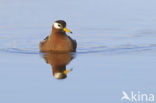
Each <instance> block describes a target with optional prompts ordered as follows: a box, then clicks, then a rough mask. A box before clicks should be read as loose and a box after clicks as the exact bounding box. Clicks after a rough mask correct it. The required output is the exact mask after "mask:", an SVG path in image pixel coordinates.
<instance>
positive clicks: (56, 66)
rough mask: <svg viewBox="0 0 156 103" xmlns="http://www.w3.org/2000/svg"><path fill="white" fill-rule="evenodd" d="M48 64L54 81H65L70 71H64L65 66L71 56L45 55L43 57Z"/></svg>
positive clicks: (64, 54)
mask: <svg viewBox="0 0 156 103" xmlns="http://www.w3.org/2000/svg"><path fill="white" fill-rule="evenodd" d="M43 57H44V59H45V60H46V62H47V63H48V64H51V66H52V71H53V76H54V77H55V78H56V79H65V78H66V77H67V73H68V72H70V71H71V70H72V69H68V70H66V65H67V64H69V63H70V61H71V60H72V59H73V55H72V54H69V53H46V54H44V55H43Z"/></svg>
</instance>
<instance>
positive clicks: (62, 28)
mask: <svg viewBox="0 0 156 103" xmlns="http://www.w3.org/2000/svg"><path fill="white" fill-rule="evenodd" d="M53 28H54V29H55V30H56V31H57V32H68V33H72V32H71V31H70V30H68V29H67V28H66V22H65V21H63V20H57V21H55V22H54V24H53Z"/></svg>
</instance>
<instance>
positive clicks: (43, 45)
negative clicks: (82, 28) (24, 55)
mask: <svg viewBox="0 0 156 103" xmlns="http://www.w3.org/2000/svg"><path fill="white" fill-rule="evenodd" d="M66 32H68V33H72V32H71V31H70V30H68V29H67V28H66V22H65V21H63V20H57V21H55V22H54V24H53V25H52V32H51V34H50V35H49V36H47V37H46V38H45V39H44V40H43V41H41V42H40V45H39V47H40V51H41V52H48V51H56V52H75V51H76V48H77V43H76V40H73V39H72V38H71V37H70V36H68V35H67V34H66Z"/></svg>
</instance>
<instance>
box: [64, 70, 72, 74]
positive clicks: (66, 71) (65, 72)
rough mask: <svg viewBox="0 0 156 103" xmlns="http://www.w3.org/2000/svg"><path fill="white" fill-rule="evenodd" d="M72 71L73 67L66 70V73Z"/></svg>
mask: <svg viewBox="0 0 156 103" xmlns="http://www.w3.org/2000/svg"><path fill="white" fill-rule="evenodd" d="M70 71H72V69H68V70H65V71H64V74H67V73H68V72H70Z"/></svg>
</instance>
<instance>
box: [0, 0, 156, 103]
mask: <svg viewBox="0 0 156 103" xmlns="http://www.w3.org/2000/svg"><path fill="white" fill-rule="evenodd" d="M155 3H156V1H154V0H150V1H149V0H137V1H136V0H96V1H95V0H86V1H83V0H77V1H72V0H69V1H61V0H59V1H58V0H47V1H37V0H33V1H31V0H23V1H18V0H12V1H9V0H1V1H0V58H1V59H0V82H1V85H0V102H1V103H9V102H13V103H21V102H22V103H28V102H29V103H34V102H35V103H36V102H38V103H43V102H45V103H51V102H58V103H61V102H65V103H73V102H74V103H80V102H82V103H86V102H90V103H95V102H98V103H104V102H107V103H112V102H115V103H120V102H123V101H121V100H120V99H121V97H122V91H126V92H127V93H130V92H131V91H134V92H137V91H140V92H141V93H153V94H155V95H156V88H155V87H156V83H155V82H156V79H155V78H156V76H155V68H156V64H155V60H156V29H155V27H156V13H155V11H156V8H155ZM58 19H63V20H65V21H66V22H67V24H68V25H67V27H68V28H69V29H70V30H71V31H72V32H73V34H71V35H70V34H69V35H70V36H71V37H72V38H74V39H76V40H77V42H78V49H77V53H74V54H61V55H57V54H56V55H54V54H49V55H51V56H47V57H49V58H44V57H46V56H45V54H43V53H40V52H39V48H38V44H39V42H40V41H41V40H43V39H44V38H45V37H46V36H47V35H49V34H50V32H51V25H52V23H53V22H54V21H55V20H58ZM51 57H53V58H55V59H53V58H51ZM61 57H65V58H61ZM60 58H61V59H60ZM57 59H58V60H59V61H60V63H62V64H63V65H64V66H66V69H67V70H70V69H72V71H70V72H69V73H67V77H66V78H65V79H63V80H60V79H56V78H55V77H54V74H53V72H54V70H52V66H53V65H54V64H55V63H58V62H57ZM125 102H126V101H125Z"/></svg>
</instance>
